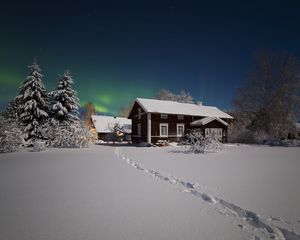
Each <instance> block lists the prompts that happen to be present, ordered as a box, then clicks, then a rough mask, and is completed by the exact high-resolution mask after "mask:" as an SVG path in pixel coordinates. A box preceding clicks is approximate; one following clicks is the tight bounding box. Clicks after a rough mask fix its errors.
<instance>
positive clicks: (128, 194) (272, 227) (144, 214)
mask: <svg viewBox="0 0 300 240" xmlns="http://www.w3.org/2000/svg"><path fill="white" fill-rule="evenodd" d="M299 170H300V148H285V147H266V146H247V145H242V146H236V145H226V146H225V147H224V149H223V150H222V151H220V152H216V153H206V154H193V153H186V152H185V150H184V149H182V148H180V147H165V148H135V147H130V146H119V147H110V146H99V145H98V146H93V147H92V148H89V149H50V150H49V149H48V150H47V151H45V152H38V153H35V152H28V151H25V152H17V153H9V154H1V155H0V240H15V239H16V240H19V239H22V240H27V239H28V240H29V239H30V240H35V239H47V240H48V239H49V240H50V239H51V240H52V239H53V240H54V239H61V240H63V239H68V240H69V239H72V240H74V239H78V240H83V239H84V240H85V239H87V240H92V239H93V240H96V239H97V240H98V239H105V240H106V239H113V240H118V239H128V240H129V239H130V240H133V239H180V240H181V239H230V240H232V239H256V240H258V239H300V173H299Z"/></svg>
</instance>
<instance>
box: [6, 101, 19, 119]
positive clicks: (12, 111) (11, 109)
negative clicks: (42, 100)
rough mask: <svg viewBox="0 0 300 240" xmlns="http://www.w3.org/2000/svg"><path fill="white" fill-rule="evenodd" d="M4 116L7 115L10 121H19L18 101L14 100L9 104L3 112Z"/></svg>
mask: <svg viewBox="0 0 300 240" xmlns="http://www.w3.org/2000/svg"><path fill="white" fill-rule="evenodd" d="M3 117H5V118H6V119H7V120H8V121H10V122H15V121H17V119H18V104H17V103H16V101H14V100H12V101H10V102H9V103H8V104H7V106H6V108H5V110H4V112H3Z"/></svg>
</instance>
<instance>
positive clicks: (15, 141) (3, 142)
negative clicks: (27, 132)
mask: <svg viewBox="0 0 300 240" xmlns="http://www.w3.org/2000/svg"><path fill="white" fill-rule="evenodd" d="M21 144H22V132H21V130H20V128H19V126H18V125H17V123H16V121H13V120H12V119H8V118H6V117H4V116H1V115H0V153H5V152H14V151H16V150H17V149H18V148H19V147H20V146H21Z"/></svg>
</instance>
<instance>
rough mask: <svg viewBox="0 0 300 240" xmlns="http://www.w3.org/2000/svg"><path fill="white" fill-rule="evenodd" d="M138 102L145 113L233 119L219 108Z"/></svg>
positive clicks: (186, 104)
mask: <svg viewBox="0 0 300 240" xmlns="http://www.w3.org/2000/svg"><path fill="white" fill-rule="evenodd" d="M136 102H138V104H139V105H140V106H141V107H142V108H143V110H144V111H145V112H150V113H166V114H177V115H190V116H202V117H218V118H227V119H232V118H233V117H231V116H230V115H229V114H227V113H225V112H223V111H221V110H220V109H218V108H217V107H212V106H203V105H200V106H199V105H196V104H190V103H179V102H173V101H164V100H156V99H146V98H137V99H136Z"/></svg>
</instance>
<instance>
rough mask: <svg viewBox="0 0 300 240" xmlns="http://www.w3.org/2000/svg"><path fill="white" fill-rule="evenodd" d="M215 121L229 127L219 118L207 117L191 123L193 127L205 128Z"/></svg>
mask: <svg viewBox="0 0 300 240" xmlns="http://www.w3.org/2000/svg"><path fill="white" fill-rule="evenodd" d="M214 120H217V121H219V122H220V123H222V124H223V125H225V126H228V123H227V122H225V121H223V120H222V119H220V118H218V117H205V118H202V119H199V120H196V121H194V122H191V126H204V125H206V124H208V123H210V122H212V121H214Z"/></svg>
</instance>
